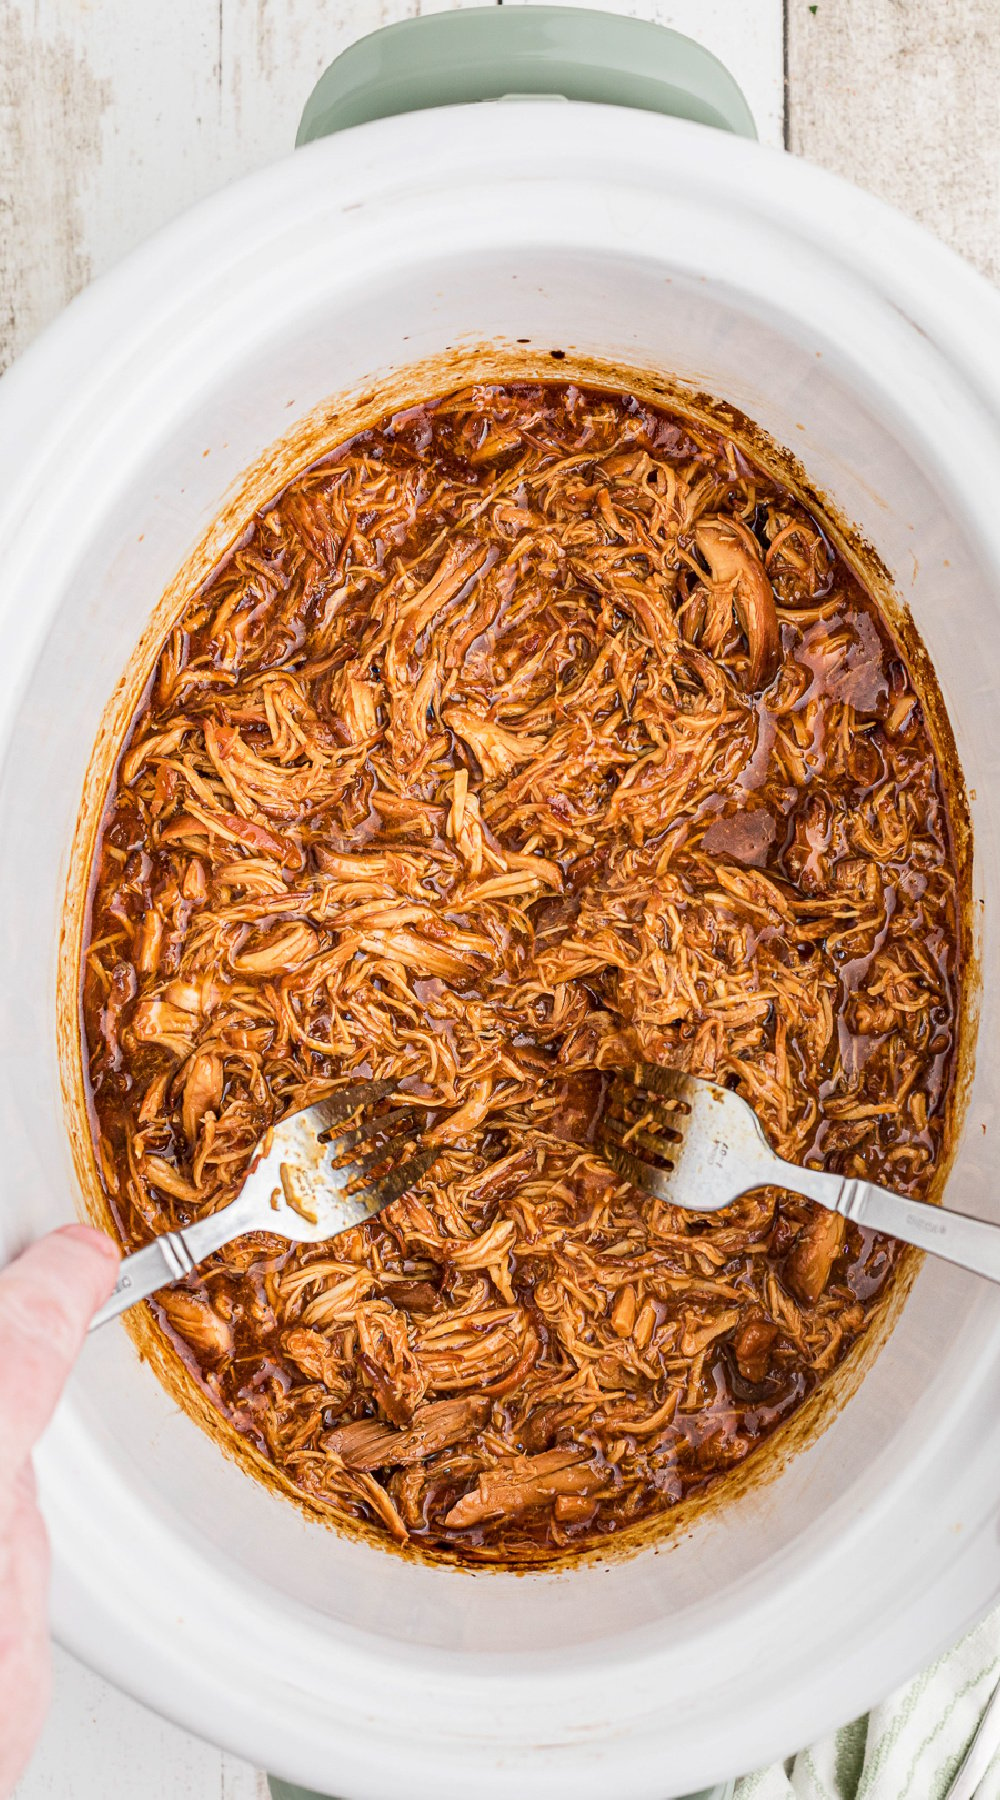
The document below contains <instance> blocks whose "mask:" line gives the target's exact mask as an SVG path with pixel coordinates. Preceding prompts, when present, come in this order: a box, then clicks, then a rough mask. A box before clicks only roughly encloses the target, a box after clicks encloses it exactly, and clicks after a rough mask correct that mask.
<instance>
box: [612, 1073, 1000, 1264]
mask: <svg viewBox="0 0 1000 1800" xmlns="http://www.w3.org/2000/svg"><path fill="white" fill-rule="evenodd" d="M597 1144H598V1148H599V1149H600V1150H601V1152H602V1154H603V1155H604V1157H605V1158H606V1160H607V1161H608V1162H609V1163H610V1164H611V1166H612V1168H614V1169H615V1170H616V1172H617V1173H618V1174H619V1175H624V1176H625V1177H626V1179H627V1180H629V1181H631V1182H633V1183H634V1184H635V1186H636V1187H639V1188H644V1189H645V1190H646V1192H647V1193H650V1194H655V1195H656V1196H657V1197H658V1198H659V1199H661V1200H667V1201H669V1202H670V1204H671V1205H673V1206H683V1207H686V1208H688V1209H689V1210H690V1211H692V1212H717V1211H718V1210H719V1208H720V1207H723V1206H729V1205H731V1203H732V1202H733V1201H734V1200H738V1199H739V1197H740V1195H741V1194H746V1193H748V1192H749V1191H750V1189H751V1188H758V1187H782V1188H791V1189H792V1190H793V1192H794V1193H796V1194H805V1195H806V1197H807V1198H808V1199H809V1200H817V1201H819V1204H820V1205H821V1206H826V1207H828V1208H829V1209H830V1211H831V1212H838V1213H842V1214H843V1216H844V1218H845V1219H851V1220H853V1222H854V1224H855V1225H867V1226H868V1227H869V1229H870V1230H872V1231H880V1232H884V1233H886V1235H888V1236H889V1237H896V1238H901V1239H902V1241H903V1242H904V1243H905V1244H915V1245H916V1246H917V1248H918V1249H920V1250H930V1251H933V1253H934V1255H935V1256H942V1257H944V1259H945V1261H946V1262H952V1263H957V1264H958V1265H959V1267H960V1268H962V1269H971V1270H972V1271H973V1273H974V1274H976V1275H985V1276H987V1277H988V1279H989V1280H990V1281H1000V1225H993V1224H991V1223H989V1221H987V1220H986V1219H972V1218H969V1217H967V1216H966V1214H964V1213H956V1212H951V1211H950V1210H949V1209H948V1208H947V1207H944V1206H928V1205H926V1204H925V1203H923V1202H921V1201H919V1200H907V1199H906V1198H905V1197H904V1196H903V1195H902V1194H893V1193H890V1192H889V1190H888V1189H886V1188H880V1187H876V1186H875V1185H874V1183H872V1182H870V1181H858V1180H856V1179H855V1178H854V1177H853V1176H847V1175H835V1174H833V1173H831V1172H830V1171H828V1170H826V1169H803V1168H800V1166H799V1165H798V1163H789V1162H785V1161H784V1160H783V1159H782V1158H781V1157H780V1156H776V1155H775V1153H774V1151H773V1150H772V1149H771V1147H770V1145H769V1144H768V1142H767V1140H766V1138H765V1136H764V1133H763V1131H762V1130H761V1127H760V1121H759V1120H758V1118H757V1114H756V1113H755V1112H754V1110H753V1107H752V1106H749V1105H748V1103H747V1102H746V1101H745V1100H742V1099H741V1098H740V1096H739V1094H734V1093H731V1092H730V1090H729V1089H728V1088H724V1087H718V1086H716V1084H715V1082H712V1081H704V1080H702V1079H701V1078H700V1077H699V1076H696V1075H682V1074H680V1073H679V1072H678V1071H677V1070H674V1069H661V1068H659V1067H656V1066H655V1065H653V1064H652V1063H641V1064H639V1065H638V1066H637V1067H636V1070H635V1075H634V1079H633V1080H631V1081H630V1080H628V1079H627V1077H625V1076H624V1075H621V1074H619V1075H617V1076H616V1077H615V1078H614V1080H613V1081H612V1084H611V1087H610V1089H609V1092H608V1097H607V1102H606V1105H605V1110H604V1113H603V1115H602V1117H601V1119H600V1121H599V1123H598V1127H597Z"/></svg>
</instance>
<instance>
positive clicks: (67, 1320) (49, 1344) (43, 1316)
mask: <svg viewBox="0 0 1000 1800" xmlns="http://www.w3.org/2000/svg"><path fill="white" fill-rule="evenodd" d="M118 1262H119V1256H118V1252H117V1250H116V1248H115V1246H114V1244H113V1243H112V1242H111V1239H110V1238H109V1237H107V1236H106V1235H105V1234H104V1233H103V1232H100V1231H93V1230H91V1228H90V1226H89V1225H67V1226H64V1228H63V1229H62V1230H61V1231H54V1232H52V1233H51V1234H50V1235H49V1236H48V1237H45V1238H41V1239H40V1240H39V1242H38V1243H36V1244H32V1245H31V1246H30V1248H29V1249H27V1250H25V1252H24V1254H23V1255H22V1256H19V1257H18V1258H17V1259H16V1261H14V1262H12V1263H11V1264H10V1266H9V1267H8V1268H6V1269H4V1270H3V1271H2V1272H0V1481H2V1480H3V1477H8V1478H13V1476H14V1475H15V1474H16V1473H17V1470H18V1469H19V1468H20V1467H21V1465H22V1463H23V1462H24V1461H25V1460H26V1459H27V1457H28V1456H29V1455H30V1453H31V1448H32V1445H33V1444H34V1443H35V1440H36V1439H37V1438H39V1437H40V1436H41V1434H42V1432H43V1431H44V1429H45V1427H46V1425H47V1424H48V1422H49V1419H50V1418H51V1416H52V1413H53V1411H54V1410H55V1406H56V1402H57V1400H58V1399H59V1396H60V1394H61V1393H62V1390H63V1386H64V1384H65V1381H66V1377H67V1376H68V1374H69V1372H70V1369H71V1368H72V1366H73V1363H74V1361H75V1360H76V1356H77V1352H78V1351H79V1349H80V1345H81V1343H82V1342H83V1337H84V1333H85V1332H86V1329H87V1326H88V1325H89V1323H90V1321H91V1319H92V1317H93V1315H94V1313H95V1312H96V1310H97V1308H98V1307H99V1306H100V1305H101V1304H102V1302H103V1301H104V1300H106V1299H107V1297H108V1295H109V1294H110V1292H111V1290H112V1288H113V1286H114V1282H115V1273H116V1270H117V1267H118Z"/></svg>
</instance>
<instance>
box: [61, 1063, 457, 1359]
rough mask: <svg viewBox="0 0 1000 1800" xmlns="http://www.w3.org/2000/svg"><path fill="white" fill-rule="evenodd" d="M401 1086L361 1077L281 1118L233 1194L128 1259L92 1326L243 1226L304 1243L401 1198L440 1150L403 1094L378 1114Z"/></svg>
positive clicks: (185, 1271) (179, 1273)
mask: <svg viewBox="0 0 1000 1800" xmlns="http://www.w3.org/2000/svg"><path fill="white" fill-rule="evenodd" d="M395 1087H396V1084H395V1082H394V1081H357V1082H353V1083H352V1084H351V1085H350V1086H349V1087H345V1088H340V1089H339V1090H338V1092H337V1093H336V1094H334V1095H332V1096H331V1098H330V1099H329V1100H319V1101H317V1102H316V1103H315V1104H314V1105H312V1106H307V1107H304V1108H303V1110H302V1111H301V1112H296V1113H291V1114H290V1115H289V1117H288V1118H286V1119H282V1121H281V1124H280V1125H276V1126H274V1127H273V1129H272V1130H270V1131H268V1132H266V1133H265V1135H264V1137H263V1138H262V1139H261V1141H260V1143H259V1144H258V1146H257V1149H256V1150H255V1152H254V1159H253V1161H252V1163H251V1165H250V1173H249V1175H248V1176H247V1179H246V1181H245V1183H244V1185H243V1188H242V1189H241V1191H240V1193H239V1194H238V1195H237V1197H236V1199H235V1200H232V1201H230V1203H229V1205H228V1206H224V1207H222V1209H221V1210H220V1211H219V1212H216V1213H211V1214H210V1215H209V1216H208V1218H205V1219H197V1220H196V1221H195V1223H194V1224H193V1225H185V1226H184V1227H183V1229H181V1230H177V1231H165V1232H163V1233H162V1234H161V1235H160V1236H159V1237H157V1238H154V1239H153V1242H152V1243H151V1244H147V1245H146V1247H145V1249H143V1250H137V1251H136V1252H135V1255H134V1256H126V1257H125V1259H124V1261H123V1263H122V1265H121V1268H120V1270H119V1272H118V1280H117V1282H116V1284H115V1290H114V1293H113V1294H112V1295H111V1298H110V1300H108V1301H107V1303H106V1304H105V1305H104V1306H102V1307H101V1309H100V1311H99V1312H98V1313H96V1314H95V1316H94V1320H93V1323H92V1325H91V1327H90V1329H91V1331H93V1330H94V1329H95V1327H96V1326H98V1325H103V1324H104V1323H105V1321H106V1320H107V1319H113V1318H115V1317H116V1316H117V1315H118V1314H119V1313H121V1312H124V1311H125V1309H126V1307H129V1306H134V1305H135V1303H136V1301H137V1300H145V1299H146V1297H147V1295H149V1294H155V1293H156V1291H157V1289H158V1288H162V1287H167V1286H168V1285H169V1284H170V1283H171V1282H173V1281H180V1280H182V1279H183V1277H184V1276H185V1275H189V1274H190V1273H191V1271H192V1269H194V1268H196V1267H197V1265H198V1263H200V1262H201V1261H202V1260H203V1258H204V1257H206V1256H211V1254H212V1252H213V1250H221V1248H222V1246H223V1244H228V1243H230V1242H231V1241H232V1239H233V1238H237V1237H242V1236H243V1234H244V1232H247V1231H269V1232H274V1233H276V1234H277V1235H278V1236H279V1237H285V1238H288V1239H289V1240H290V1241H291V1242H292V1243H296V1244H319V1243H325V1241H326V1240H327V1239H328V1238H333V1237H336V1236H337V1235H338V1233H339V1232H341V1231H349V1230H350V1229H351V1227H352V1226H353V1225H360V1224H362V1223H363V1221H364V1220H365V1219H370V1218H373V1217H374V1215H375V1214H376V1213H377V1212H381V1210H382V1208H383V1206H388V1205H389V1203H390V1202H391V1201H393V1200H398V1198H399V1196H400V1195H401V1194H403V1193H405V1192H406V1189H407V1188H409V1187H412V1186H413V1184H414V1182H416V1181H419V1180H420V1177H421V1176H422V1175H425V1174H426V1172H427V1170H428V1169H429V1168H430V1166H431V1164H432V1162H433V1161H434V1159H435V1157H436V1156H437V1155H438V1149H437V1147H433V1146H427V1145H423V1144H421V1141H420V1124H421V1120H420V1117H419V1113H417V1112H415V1111H414V1109H413V1108H412V1107H408V1106H406V1105H405V1095H404V1096H400V1098H401V1099H402V1100H403V1103H404V1104H403V1106H402V1107H401V1109H400V1111H399V1112H398V1113H394V1112H392V1111H389V1112H386V1113H383V1114H381V1115H380V1116H372V1109H373V1108H374V1107H375V1106H376V1105H377V1104H378V1102H379V1101H380V1100H385V1099H387V1098H389V1096H391V1095H392V1094H393V1093H394V1091H395ZM355 1120H356V1121H357V1123H354V1121H355ZM386 1131H388V1132H389V1133H390V1135H389V1137H388V1138H386V1136H385V1133H386ZM380 1134H381V1141H379V1136H380ZM401 1157H405V1160H402V1161H400V1160H399V1159H400V1158H401Z"/></svg>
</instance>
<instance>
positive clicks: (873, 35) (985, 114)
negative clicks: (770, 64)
mask: <svg viewBox="0 0 1000 1800" xmlns="http://www.w3.org/2000/svg"><path fill="white" fill-rule="evenodd" d="M786 5H787V13H788V27H787V29H788V126H789V134H788V144H789V148H790V149H791V150H795V151H798V152H799V153H800V154H802V155H803V156H808V157H809V158H810V159H811V160H812V161H813V162H818V163H823V164H824V165H825V166H826V167H827V168H830V169H836V170H837V171H838V173H840V174H842V175H846V176H847V177H848V178H849V179H850V180H851V181H856V182H857V183H858V185H859V186H860V187H864V188H870V189H871V190H872V191H873V192H874V193H877V194H881V195H882V197H883V198H884V199H886V200H891V201H892V202H893V204H894V205H896V206H899V207H901V208H902V210H903V211H904V212H908V213H912V214H913V215H914V216H915V217H916V218H918V219H920V220H922V222H923V223H924V224H925V225H928V226H929V227H930V229H931V230H932V231H935V232H937V234H938V235H939V236H940V237H942V238H944V239H946V241H947V242H948V243H950V244H952V245H953V246H954V247H955V249H956V250H960V251H962V253H963V254H964V255H965V256H967V257H969V258H970V260H971V261H972V262H974V263H975V264H976V265H977V266H978V267H979V268H980V269H982V270H983V271H984V273H985V274H987V275H990V276H992V277H993V279H994V280H1000V8H998V5H997V0H919V4H915V3H914V0H815V3H814V4H810V3H809V0H786Z"/></svg>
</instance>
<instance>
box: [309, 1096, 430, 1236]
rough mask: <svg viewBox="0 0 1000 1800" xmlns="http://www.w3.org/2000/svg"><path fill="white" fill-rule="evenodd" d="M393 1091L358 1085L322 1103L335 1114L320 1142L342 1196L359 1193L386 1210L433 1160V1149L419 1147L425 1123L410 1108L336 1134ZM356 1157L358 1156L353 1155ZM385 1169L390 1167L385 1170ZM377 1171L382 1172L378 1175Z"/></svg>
mask: <svg viewBox="0 0 1000 1800" xmlns="http://www.w3.org/2000/svg"><path fill="white" fill-rule="evenodd" d="M395 1087H396V1083H395V1082H394V1081H378V1082H358V1083H355V1084H354V1089H353V1090H351V1089H342V1090H341V1092H340V1093H339V1094H335V1095H333V1097H332V1099H331V1100H330V1101H327V1102H323V1105H324V1107H325V1108H329V1109H330V1110H336V1112H337V1113H339V1119H334V1120H331V1123H330V1125H329V1126H328V1127H327V1129H326V1130H325V1131H322V1132H321V1133H320V1142H321V1143H323V1144H324V1145H325V1147H326V1149H327V1152H328V1154H329V1158H330V1163H331V1167H332V1169H333V1172H334V1174H335V1175H336V1176H337V1178H338V1181H339V1183H340V1184H342V1186H343V1189H344V1192H345V1194H347V1195H350V1194H352V1193H356V1192H358V1191H359V1190H360V1189H364V1190H365V1191H366V1193H368V1194H371V1195H373V1196H374V1197H375V1198H376V1199H377V1200H378V1202H379V1204H380V1205H381V1206H388V1205H389V1203H390V1202H391V1201H393V1200H396V1199H398V1198H399V1196H400V1194H403V1193H405V1192H406V1190H407V1188H409V1187H412V1186H413V1184H414V1183H415V1182H417V1181H419V1180H420V1178H421V1176H423V1175H425V1174H426V1173H427V1171H428V1169H429V1168H430V1167H431V1164H432V1163H433V1162H434V1161H435V1160H436V1158H437V1156H438V1154H439V1151H438V1148H437V1146H436V1145H433V1146H431V1145H422V1144H421V1134H422V1130H423V1128H424V1125H425V1123H426V1121H425V1120H424V1119H423V1118H422V1117H421V1115H420V1114H419V1113H418V1111H417V1110H416V1109H415V1108H414V1107H412V1106H407V1107H401V1108H400V1109H399V1110H398V1111H392V1110H389V1111H387V1112H381V1113H378V1114H375V1115H374V1116H372V1117H368V1118H365V1117H362V1119H361V1120H360V1122H359V1123H358V1124H357V1125H349V1126H348V1128H347V1129H346V1130H340V1131H338V1130H337V1124H338V1123H340V1122H342V1123H344V1124H347V1122H348V1121H349V1120H350V1119H352V1118H354V1117H355V1116H356V1115H357V1113H358V1111H359V1110H360V1109H362V1108H363V1109H364V1110H365V1111H367V1110H368V1107H369V1106H371V1105H375V1104H377V1103H378V1101H379V1100H382V1099H385V1098H387V1097H388V1096H389V1095H390V1094H391V1093H393V1092H394V1090H395ZM362 1090H363V1091H362ZM355 1095H357V1096H358V1097H357V1098H355ZM352 1101H353V1104H351V1102H352ZM338 1103H340V1104H338ZM385 1132H388V1134H389V1135H388V1136H387V1137H386V1136H383V1137H382V1138H381V1141H379V1134H380V1133H385ZM410 1148H412V1149H413V1151H414V1154H413V1155H411V1156H409V1157H407V1158H406V1160H405V1161H404V1162H399V1161H398V1160H396V1159H397V1158H399V1157H400V1156H402V1154H403V1153H404V1152H405V1151H406V1150H407V1149H410ZM355 1151H360V1152H362V1154H359V1155H354V1154H353V1152H355ZM386 1164H388V1165H390V1166H389V1167H386V1166H385V1165H386ZM379 1170H382V1173H381V1174H379V1173H378V1171H379Z"/></svg>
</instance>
